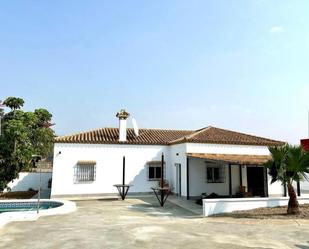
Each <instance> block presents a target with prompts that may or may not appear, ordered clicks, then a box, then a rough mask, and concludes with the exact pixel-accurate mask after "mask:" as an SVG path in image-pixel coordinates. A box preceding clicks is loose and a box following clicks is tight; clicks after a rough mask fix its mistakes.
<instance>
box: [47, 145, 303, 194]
mask: <svg viewBox="0 0 309 249" xmlns="http://www.w3.org/2000/svg"><path fill="white" fill-rule="evenodd" d="M59 151H61V154H59ZM162 152H163V153H164V155H165V161H166V179H167V180H168V181H169V183H170V186H171V187H172V189H174V188H175V183H176V167H175V163H179V164H181V195H182V196H186V195H187V177H186V175H187V172H186V168H187V153H222V154H247V155H268V154H269V151H268V148H267V147H266V146H248V145H220V144H198V143H184V144H175V145H171V146H156V145H153V146H152V145H110V144H106V145H104V144H59V143H57V144H55V148H54V153H55V154H54V166H53V185H52V195H54V196H55V195H74V194H78V195H80V194H100V193H116V192H117V190H116V188H115V187H113V184H116V183H121V179H122V157H123V156H126V183H130V184H133V185H134V186H133V187H132V188H131V189H130V192H150V191H151V189H150V188H151V187H152V186H154V185H157V184H158V182H157V181H148V179H147V168H146V167H147V162H148V161H154V160H155V161H157V160H160V159H161V154H162ZM79 160H91V161H96V162H97V164H96V180H95V181H94V182H90V183H74V182H73V176H74V174H73V173H74V166H75V165H76V163H77V161H79ZM226 170H228V169H227V167H226ZM189 171H190V174H189V176H190V186H189V187H190V188H189V191H190V196H198V195H200V194H201V193H202V192H206V193H208V194H210V193H212V192H215V193H218V194H222V195H227V194H228V191H229V188H228V179H226V182H225V183H222V184H221V183H213V184H206V179H205V178H206V172H205V162H204V160H203V159H194V158H189ZM226 177H228V172H226ZM242 177H243V181H242V182H243V185H244V186H246V185H247V179H246V168H245V167H242ZM268 179H269V181H270V177H268ZM232 183H233V185H232V188H233V194H235V193H236V192H238V188H239V183H240V181H239V168H238V166H232ZM308 189H309V188H308ZM268 190H269V195H270V196H282V194H283V188H282V186H281V185H280V183H275V184H271V185H270V184H269V186H268Z"/></svg>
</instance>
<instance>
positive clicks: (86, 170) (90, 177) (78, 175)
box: [74, 164, 96, 183]
mask: <svg viewBox="0 0 309 249" xmlns="http://www.w3.org/2000/svg"><path fill="white" fill-rule="evenodd" d="M95 176H96V170H95V164H77V165H76V167H75V170H74V182H75V183H80V182H93V181H95Z"/></svg>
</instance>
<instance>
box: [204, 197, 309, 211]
mask: <svg viewBox="0 0 309 249" xmlns="http://www.w3.org/2000/svg"><path fill="white" fill-rule="evenodd" d="M288 200H289V198H288V197H277V198H231V199H204V200H203V214H204V216H210V215H213V214H221V213H230V212H233V211H240V210H250V209H255V208H261V207H278V206H285V205H288ZM298 202H299V204H305V203H309V197H298Z"/></svg>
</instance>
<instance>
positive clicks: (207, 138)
mask: <svg viewBox="0 0 309 249" xmlns="http://www.w3.org/2000/svg"><path fill="white" fill-rule="evenodd" d="M184 142H188V143H212V144H244V145H266V146H276V145H283V144H284V142H282V141H276V140H272V139H268V138H263V137H257V136H252V135H248V134H244V133H239V132H235V131H230V130H225V129H220V128H216V127H212V126H208V127H206V128H203V129H200V130H198V131H196V132H195V133H192V134H190V135H188V136H185V137H183V138H180V139H177V140H175V141H172V142H171V144H177V143H184Z"/></svg>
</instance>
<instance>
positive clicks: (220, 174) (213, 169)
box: [206, 163, 225, 183]
mask: <svg viewBox="0 0 309 249" xmlns="http://www.w3.org/2000/svg"><path fill="white" fill-rule="evenodd" d="M206 181H207V183H224V182H225V167H224V165H221V164H217V163H207V165H206Z"/></svg>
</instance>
